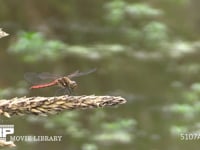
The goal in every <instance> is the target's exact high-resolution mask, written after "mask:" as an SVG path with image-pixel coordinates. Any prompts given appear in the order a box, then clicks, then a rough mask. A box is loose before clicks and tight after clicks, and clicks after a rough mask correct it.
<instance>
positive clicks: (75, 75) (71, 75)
mask: <svg viewBox="0 0 200 150" xmlns="http://www.w3.org/2000/svg"><path fill="white" fill-rule="evenodd" d="M96 70H97V69H96V68H94V69H91V70H89V71H86V72H79V71H78V70H77V71H75V72H74V73H72V74H70V75H68V76H67V77H69V78H70V79H71V78H75V77H80V76H84V75H88V74H90V73H92V72H95V71H96Z"/></svg>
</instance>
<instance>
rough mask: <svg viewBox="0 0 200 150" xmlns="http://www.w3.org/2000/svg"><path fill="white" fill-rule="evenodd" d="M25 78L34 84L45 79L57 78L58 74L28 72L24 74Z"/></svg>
mask: <svg viewBox="0 0 200 150" xmlns="http://www.w3.org/2000/svg"><path fill="white" fill-rule="evenodd" d="M24 78H25V80H26V81H28V82H29V83H32V84H37V83H43V82H45V80H50V79H56V78H58V76H56V75H52V74H50V73H48V72H43V73H35V72H27V73H25V74H24Z"/></svg>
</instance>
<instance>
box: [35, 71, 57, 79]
mask: <svg viewBox="0 0 200 150" xmlns="http://www.w3.org/2000/svg"><path fill="white" fill-rule="evenodd" d="M38 77H39V78H40V79H42V80H45V79H56V78H59V76H57V75H53V74H51V73H49V72H42V73H40V74H38Z"/></svg>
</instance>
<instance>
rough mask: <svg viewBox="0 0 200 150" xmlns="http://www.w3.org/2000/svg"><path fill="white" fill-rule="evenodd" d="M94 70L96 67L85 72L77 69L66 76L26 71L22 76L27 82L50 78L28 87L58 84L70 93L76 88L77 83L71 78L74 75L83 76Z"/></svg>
mask: <svg viewBox="0 0 200 150" xmlns="http://www.w3.org/2000/svg"><path fill="white" fill-rule="evenodd" d="M95 71H96V68H94V69H91V70H89V71H86V72H79V70H77V71H75V72H73V73H71V74H69V75H67V76H63V77H60V76H57V75H53V74H50V73H48V72H43V73H39V74H37V73H33V72H29V73H26V74H25V75H24V78H25V79H26V80H27V81H28V82H31V83H32V82H34V81H42V80H47V79H51V81H50V82H45V83H40V84H36V85H33V86H31V87H30V89H40V88H46V87H51V86H56V85H57V86H59V87H60V88H62V89H66V90H67V92H68V94H69V95H71V94H72V92H73V91H74V89H75V88H77V86H78V84H77V83H76V81H74V80H72V79H73V78H76V77H80V76H84V75H88V74H90V73H93V72H95Z"/></svg>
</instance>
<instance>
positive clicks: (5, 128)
mask: <svg viewBox="0 0 200 150" xmlns="http://www.w3.org/2000/svg"><path fill="white" fill-rule="evenodd" d="M13 133H14V125H0V140H4V141H6V137H7V135H9V134H13Z"/></svg>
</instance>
